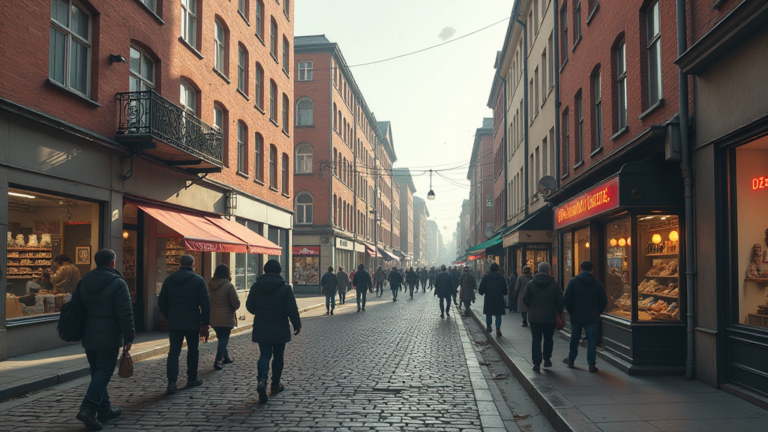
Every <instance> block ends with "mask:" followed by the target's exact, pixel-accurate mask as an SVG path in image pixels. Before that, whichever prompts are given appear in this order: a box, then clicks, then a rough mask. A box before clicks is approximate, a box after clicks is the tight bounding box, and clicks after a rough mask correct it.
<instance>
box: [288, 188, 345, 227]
mask: <svg viewBox="0 0 768 432" xmlns="http://www.w3.org/2000/svg"><path fill="white" fill-rule="evenodd" d="M313 204H314V200H313V199H312V195H310V194H309V192H300V193H299V194H298V195H296V224H298V225H311V224H312V205H313ZM335 204H336V202H335V200H334V205H335ZM334 213H335V212H334ZM337 225H338V222H337Z"/></svg>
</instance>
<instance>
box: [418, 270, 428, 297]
mask: <svg viewBox="0 0 768 432" xmlns="http://www.w3.org/2000/svg"><path fill="white" fill-rule="evenodd" d="M427 279H429V272H428V271H427V268H426V267H422V268H421V271H420V272H419V280H420V281H421V292H427Z"/></svg>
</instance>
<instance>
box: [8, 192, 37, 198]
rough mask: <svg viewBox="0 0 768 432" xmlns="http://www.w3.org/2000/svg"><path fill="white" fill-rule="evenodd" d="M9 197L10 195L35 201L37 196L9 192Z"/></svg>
mask: <svg viewBox="0 0 768 432" xmlns="http://www.w3.org/2000/svg"><path fill="white" fill-rule="evenodd" d="M8 195H10V196H15V197H20V198H29V199H35V196H34V195H29V194H23V193H18V192H11V191H8Z"/></svg>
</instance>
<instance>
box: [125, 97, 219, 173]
mask: <svg viewBox="0 0 768 432" xmlns="http://www.w3.org/2000/svg"><path fill="white" fill-rule="evenodd" d="M117 100H118V104H119V114H118V115H119V122H118V127H117V137H116V139H117V141H118V142H120V143H121V144H123V145H125V146H127V147H130V148H132V149H134V150H137V151H141V152H143V153H145V154H147V155H149V156H152V157H154V158H156V159H159V160H162V161H165V162H167V163H168V164H170V165H175V166H180V167H184V168H185V169H187V170H188V171H191V172H196V173H205V172H219V171H221V167H222V166H223V158H224V136H223V135H222V133H221V131H220V130H218V129H217V128H215V127H213V126H211V125H209V124H207V123H205V122H203V121H202V120H200V119H199V118H197V117H196V116H195V115H194V114H193V113H191V112H189V111H187V110H185V109H184V108H181V107H179V106H178V105H175V104H173V103H172V102H171V101H169V100H168V99H166V98H164V97H162V96H161V95H160V94H158V93H157V92H155V91H154V90H149V91H141V92H126V93H118V94H117Z"/></svg>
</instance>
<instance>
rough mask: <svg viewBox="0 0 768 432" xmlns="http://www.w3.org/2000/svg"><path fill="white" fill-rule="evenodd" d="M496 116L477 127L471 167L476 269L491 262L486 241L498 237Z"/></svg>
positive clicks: (472, 243) (471, 244)
mask: <svg viewBox="0 0 768 432" xmlns="http://www.w3.org/2000/svg"><path fill="white" fill-rule="evenodd" d="M493 144H494V142H493V118H484V119H483V125H482V126H481V127H479V128H477V129H476V130H475V140H474V144H473V146H472V154H471V156H470V161H469V169H468V170H467V180H469V181H470V190H469V203H470V204H469V205H470V213H469V220H470V227H469V251H470V252H471V256H470V257H469V258H470V260H472V261H477V260H481V261H480V262H482V263H484V264H482V265H481V264H478V263H477V262H475V263H474V265H475V267H476V268H475V270H478V271H479V270H482V268H483V265H485V266H486V267H487V266H488V265H490V263H489V262H487V261H486V260H485V257H486V255H485V252H486V251H485V249H486V248H485V242H487V241H489V240H491V239H492V238H494V237H495V230H494V213H493V192H494V178H495V175H494V174H495V169H494V147H493Z"/></svg>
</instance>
